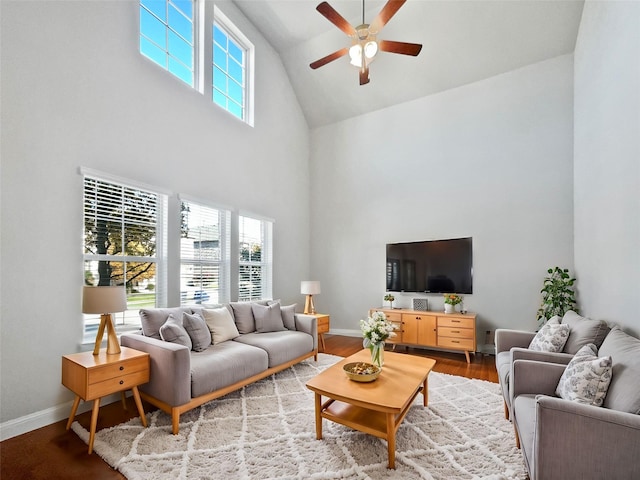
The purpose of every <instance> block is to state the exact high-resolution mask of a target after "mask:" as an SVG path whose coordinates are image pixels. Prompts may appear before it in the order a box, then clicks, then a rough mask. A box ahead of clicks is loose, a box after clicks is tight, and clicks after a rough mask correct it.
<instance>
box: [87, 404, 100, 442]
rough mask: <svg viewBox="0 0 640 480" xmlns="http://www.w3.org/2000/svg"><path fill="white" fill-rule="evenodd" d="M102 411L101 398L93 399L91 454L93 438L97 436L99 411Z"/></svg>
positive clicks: (90, 436) (90, 432)
mask: <svg viewBox="0 0 640 480" xmlns="http://www.w3.org/2000/svg"><path fill="white" fill-rule="evenodd" d="M99 411H100V399H99V398H96V399H95V400H94V401H93V410H92V411H91V429H90V431H89V454H91V453H92V452H93V440H94V438H95V436H96V425H97V424H98V412H99Z"/></svg>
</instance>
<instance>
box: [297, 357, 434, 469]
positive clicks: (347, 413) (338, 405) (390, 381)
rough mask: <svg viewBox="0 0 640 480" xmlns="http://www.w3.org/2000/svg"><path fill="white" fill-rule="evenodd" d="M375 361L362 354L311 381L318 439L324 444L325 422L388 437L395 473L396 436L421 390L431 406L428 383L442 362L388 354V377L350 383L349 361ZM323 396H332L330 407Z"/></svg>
mask: <svg viewBox="0 0 640 480" xmlns="http://www.w3.org/2000/svg"><path fill="white" fill-rule="evenodd" d="M370 361H371V355H370V353H369V350H362V351H360V352H358V353H356V354H354V355H351V356H350V357H348V358H345V359H344V360H342V361H341V362H338V363H337V364H335V365H333V366H331V367H329V368H328V369H326V370H325V371H324V372H322V373H320V374H318V375H316V376H315V377H313V378H312V379H311V380H309V381H308V382H307V388H308V389H309V390H312V391H313V392H314V393H315V407H316V438H317V439H318V440H321V439H322V419H323V418H326V419H327V420H331V421H332V422H336V423H340V424H342V425H345V426H347V427H350V428H353V429H355V430H358V431H360V432H364V433H368V434H369V435H374V436H376V437H379V438H383V439H385V440H386V441H387V451H388V454H389V468H395V464H396V432H397V431H398V428H399V427H400V424H401V423H402V420H404V417H405V416H406V415H407V412H408V411H409V408H410V407H411V404H412V403H413V400H414V399H415V398H416V396H417V395H418V393H419V392H420V391H422V396H423V398H424V406H425V407H426V406H427V403H428V400H429V396H428V391H427V379H428V377H429V372H431V369H432V368H433V366H434V365H435V364H436V361H435V360H433V359H431V358H425V357H416V356H413V355H407V354H402V353H393V352H384V366H383V367H382V372H381V373H380V376H379V377H378V379H377V380H375V381H373V382H371V383H360V382H355V381H353V380H349V378H348V377H347V375H346V374H345V373H344V371H343V370H342V367H343V365H345V364H347V363H349V362H370ZM323 396H325V397H328V399H327V401H325V402H324V403H322V397H323Z"/></svg>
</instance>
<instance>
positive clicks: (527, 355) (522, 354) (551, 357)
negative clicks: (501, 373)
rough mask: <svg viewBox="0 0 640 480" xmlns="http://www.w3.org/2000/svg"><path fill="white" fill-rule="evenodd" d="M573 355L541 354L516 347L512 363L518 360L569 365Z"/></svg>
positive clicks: (513, 351) (513, 350) (512, 352)
mask: <svg viewBox="0 0 640 480" xmlns="http://www.w3.org/2000/svg"><path fill="white" fill-rule="evenodd" d="M572 358H573V354H571V353H562V352H540V351H538V350H529V349H528V348H521V347H514V348H512V349H511V363H513V362H515V361H516V360H535V361H537V362H547V363H561V364H562V365H567V364H568V363H569V362H570V361H571V359H572Z"/></svg>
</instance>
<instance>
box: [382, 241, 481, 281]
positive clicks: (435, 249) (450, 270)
mask: <svg viewBox="0 0 640 480" xmlns="http://www.w3.org/2000/svg"><path fill="white" fill-rule="evenodd" d="M472 250H473V248H472V239H471V237H468V238H455V239H450V240H428V241H423V242H405V243H389V244H387V291H390V292H425V293H460V294H462V293H466V294H470V293H473V281H472V280H473V254H472Z"/></svg>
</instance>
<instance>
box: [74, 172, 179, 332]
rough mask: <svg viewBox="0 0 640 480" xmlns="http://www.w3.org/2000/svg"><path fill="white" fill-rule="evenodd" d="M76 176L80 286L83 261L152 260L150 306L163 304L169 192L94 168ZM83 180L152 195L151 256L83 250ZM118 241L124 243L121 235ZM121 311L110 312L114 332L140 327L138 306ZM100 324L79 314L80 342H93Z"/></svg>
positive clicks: (165, 302) (165, 299) (83, 282)
mask: <svg viewBox="0 0 640 480" xmlns="http://www.w3.org/2000/svg"><path fill="white" fill-rule="evenodd" d="M79 173H80V175H81V176H82V235H81V251H82V263H81V272H82V277H81V278H82V280H81V282H82V285H86V284H87V283H86V279H85V272H86V265H87V262H95V261H109V262H124V263H127V262H129V263H135V262H145V263H155V301H154V307H164V306H166V305H167V293H168V289H167V261H168V255H167V234H168V216H167V211H168V199H169V195H170V193H169V192H166V191H164V190H162V189H159V188H157V187H153V186H149V185H146V184H143V183H140V182H135V181H132V180H128V179H124V178H120V177H117V176H114V175H110V174H107V173H103V172H98V171H96V170H92V169H88V168H84V167H81V168H80V172H79ZM87 179H91V180H94V181H98V182H102V183H106V184H110V185H114V186H117V187H122V188H124V189H128V190H133V191H141V192H144V193H145V194H153V195H155V197H156V201H155V204H156V210H155V215H156V226H155V255H154V256H142V255H141V256H135V255H125V254H124V252H122V254H120V255H118V254H116V255H112V254H95V253H86V251H85V247H86V238H85V232H86V231H85V225H86V223H85V222H86V211H85V204H86V202H87V196H86V193H87V188H86V182H87ZM122 241H123V242H124V236H123V239H122ZM127 303H128V308H127V310H126V311H125V312H120V313H114V314H112V315H113V318H114V324H115V327H116V333H118V334H120V333H124V332H130V331H135V330H138V329H139V328H140V325H141V324H140V317H139V315H138V310H139V308H140V306H135V307H133V308H131V305H129V298H128V302H127ZM99 323H100V315H89V314H83V322H82V324H83V343H93V342H95V332H96V329H97V327H98V324H99Z"/></svg>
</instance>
